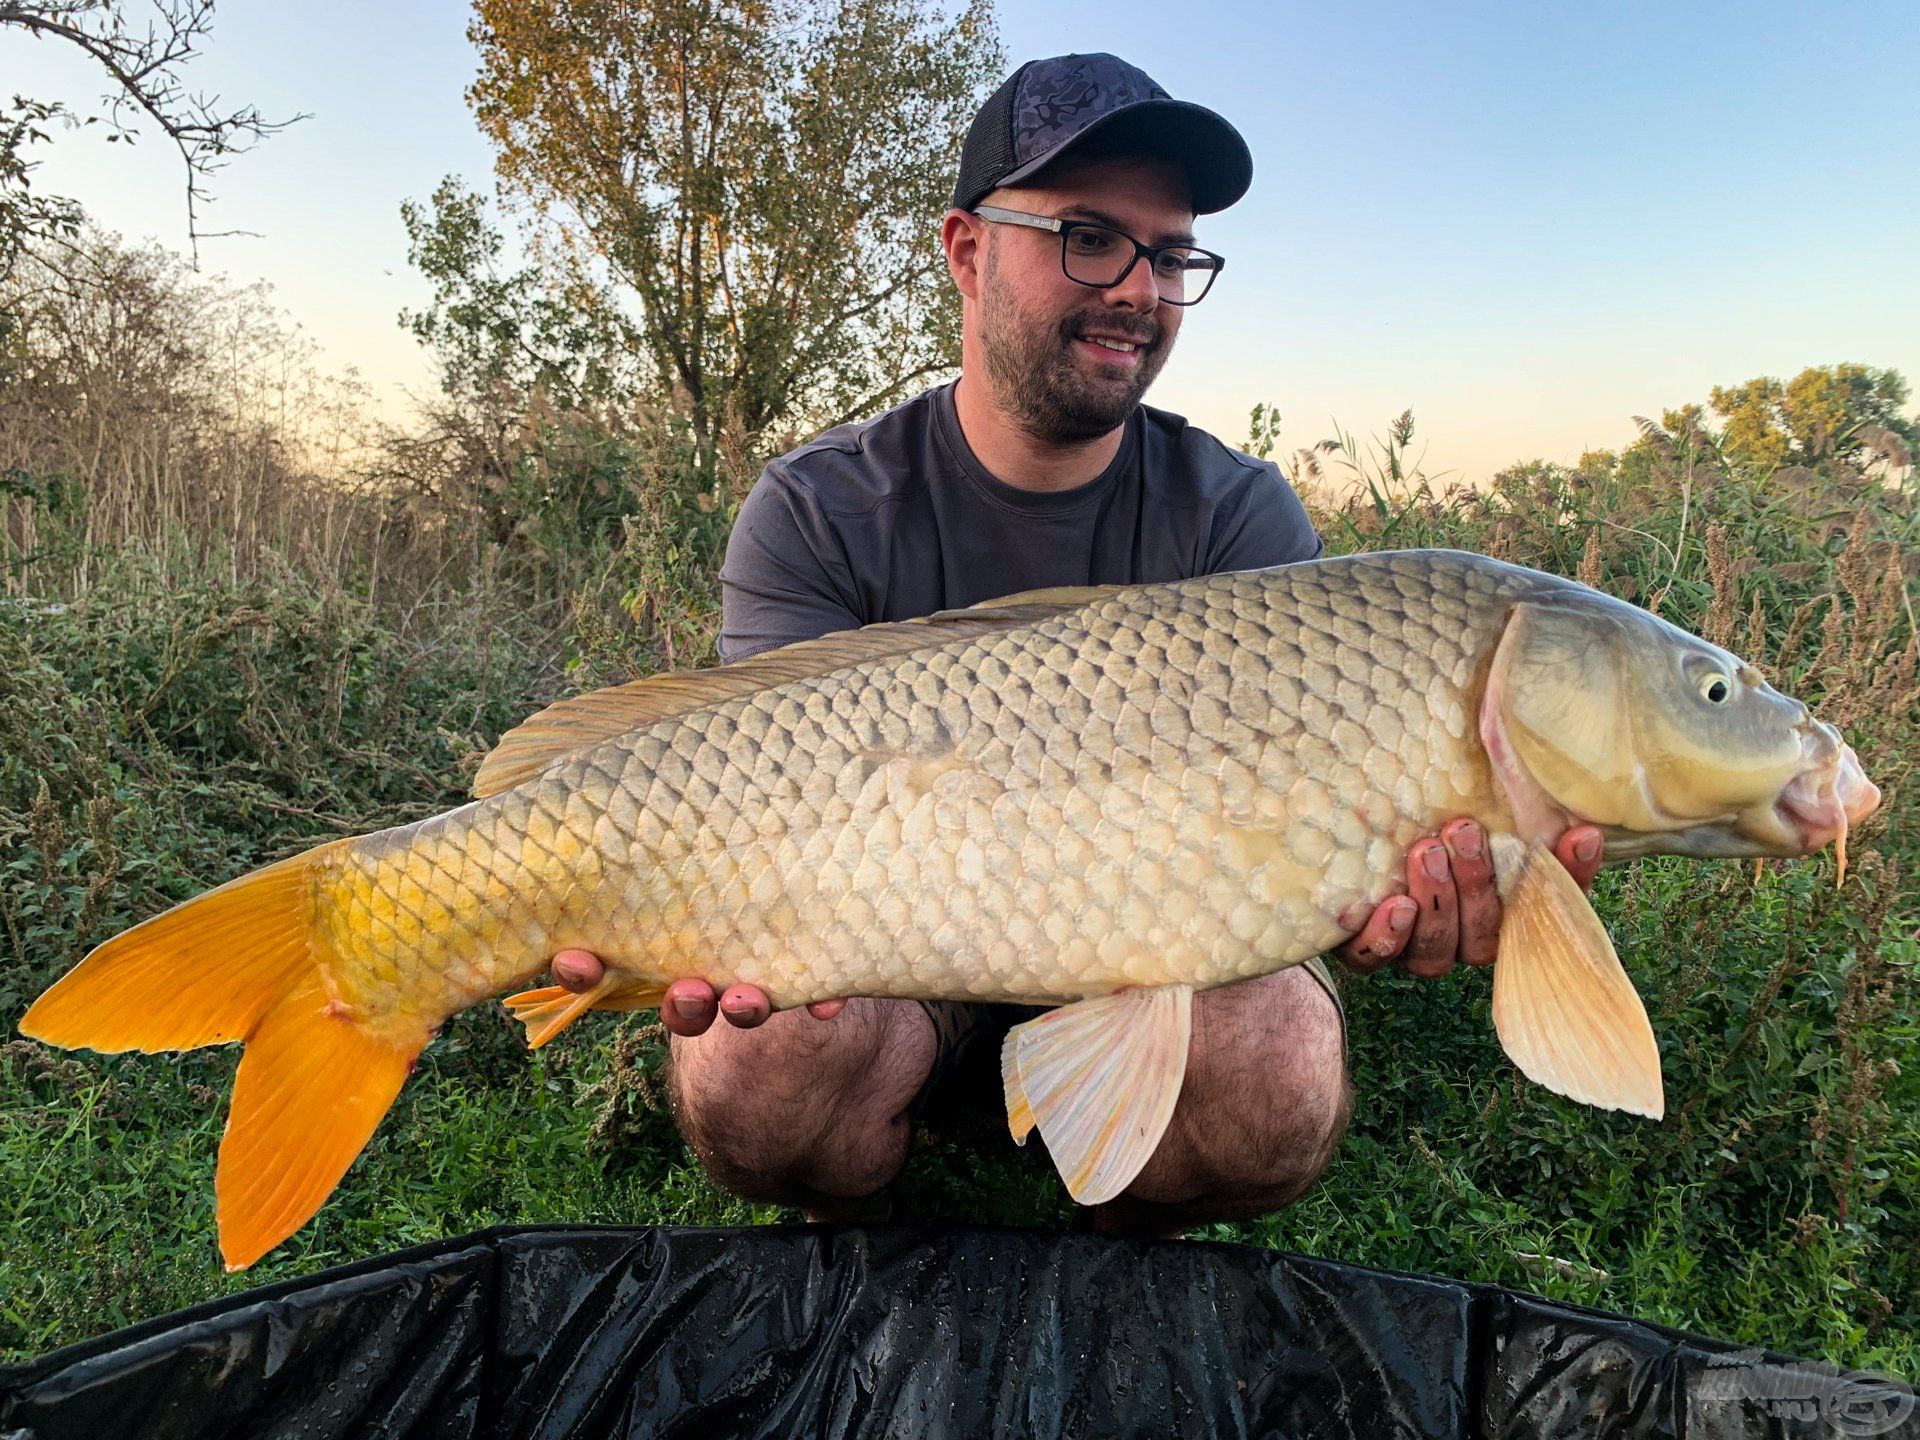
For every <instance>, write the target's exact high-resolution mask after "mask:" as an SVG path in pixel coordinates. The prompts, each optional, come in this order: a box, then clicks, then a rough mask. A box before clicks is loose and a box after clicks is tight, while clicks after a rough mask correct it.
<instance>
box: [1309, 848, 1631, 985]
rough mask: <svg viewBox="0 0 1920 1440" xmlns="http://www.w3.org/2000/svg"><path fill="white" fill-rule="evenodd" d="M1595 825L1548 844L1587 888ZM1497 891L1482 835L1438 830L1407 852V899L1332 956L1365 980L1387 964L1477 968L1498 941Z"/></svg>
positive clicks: (1384, 907) (1379, 909)
mask: <svg viewBox="0 0 1920 1440" xmlns="http://www.w3.org/2000/svg"><path fill="white" fill-rule="evenodd" d="M1602 843H1603V841H1602V837H1601V834H1600V831H1599V829H1598V828H1597V827H1595V826H1592V825H1576V826H1574V827H1573V828H1572V829H1571V830H1569V831H1567V832H1566V833H1565V834H1564V835H1562V836H1561V837H1560V838H1559V839H1558V840H1557V841H1555V842H1554V846H1553V853H1554V856H1555V858H1557V859H1558V860H1559V861H1560V863H1561V864H1562V865H1564V866H1566V867H1567V873H1568V874H1570V875H1572V876H1573V878H1574V879H1575V880H1577V881H1578V882H1579V883H1580V888H1581V889H1582V890H1587V889H1591V888H1592V886H1593V877H1594V876H1595V875H1596V874H1598V873H1599V871H1600V849H1601V845H1602ZM1500 916H1501V911H1500V892H1499V891H1498V890H1497V889H1496V888H1495V887H1494V883H1493V860H1492V857H1491V856H1490V855H1489V854H1488V851H1487V837H1486V832H1485V831H1483V830H1482V829H1481V828H1480V826H1479V824H1478V823H1477V822H1475V821H1472V820H1454V821H1450V822H1449V823H1448V824H1446V825H1444V826H1442V827H1441V830H1440V836H1439V838H1438V839H1427V840H1417V841H1415V842H1414V843H1413V845H1412V846H1411V847H1410V848H1409V849H1408V851H1407V893H1406V894H1405V895H1395V896H1392V897H1390V898H1389V899H1386V900H1382V901H1381V902H1380V904H1379V905H1377V906H1376V907H1375V908H1374V911H1373V914H1372V915H1371V916H1369V917H1367V921H1366V923H1365V924H1364V925H1362V926H1361V927H1360V932H1359V933H1358V934H1357V935H1355V936H1354V937H1353V938H1352V939H1351V940H1348V941H1347V942H1346V944H1344V945H1342V946H1341V947H1340V948H1339V949H1337V950H1335V951H1334V952H1333V953H1334V954H1336V955H1338V956H1339V957H1340V959H1341V960H1342V961H1343V962H1345V964H1346V966H1347V968H1348V969H1350V970H1354V971H1357V972H1359V973H1360V974H1362V975H1370V974H1372V973H1373V972H1374V971H1375V970H1378V969H1379V968H1380V967H1381V966H1383V965H1385V964H1386V963H1387V962H1388V961H1390V960H1395V961H1398V963H1399V964H1400V965H1402V966H1403V967H1405V968H1406V969H1408V970H1410V971H1412V972H1413V973H1414V974H1415V975H1423V976H1432V975H1444V974H1446V973H1447V972H1448V971H1449V970H1451V969H1453V967H1454V965H1455V964H1456V963H1458V962H1463V961H1464V962H1465V963H1466V964H1468V965H1485V964H1487V963H1488V962H1489V961H1491V960H1492V959H1493V958H1494V952H1495V949H1496V948H1497V946H1498V944H1499V939H1500Z"/></svg>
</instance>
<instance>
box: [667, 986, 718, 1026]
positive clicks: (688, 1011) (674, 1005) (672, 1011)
mask: <svg viewBox="0 0 1920 1440" xmlns="http://www.w3.org/2000/svg"><path fill="white" fill-rule="evenodd" d="M719 1013H720V1006H719V1002H718V1000H717V998H716V997H715V995H714V993H713V986H711V985H709V984H708V983H707V982H706V981H704V980H676V981H674V982H673V984H671V985H669V986H668V987H667V995H666V998H665V999H664V1000H662V1001H661V1002H660V1023H661V1024H662V1025H664V1026H666V1027H667V1029H669V1030H671V1031H672V1032H673V1033H674V1034H676V1035H685V1036H688V1037H692V1036H695V1035H704V1034H706V1033H707V1030H708V1028H709V1027H710V1026H711V1025H712V1024H713V1021H714V1017H715V1016H716V1015H718V1014H719Z"/></svg>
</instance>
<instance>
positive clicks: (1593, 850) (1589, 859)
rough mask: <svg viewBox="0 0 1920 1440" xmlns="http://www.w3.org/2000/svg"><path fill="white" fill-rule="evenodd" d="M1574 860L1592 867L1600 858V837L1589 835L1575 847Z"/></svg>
mask: <svg viewBox="0 0 1920 1440" xmlns="http://www.w3.org/2000/svg"><path fill="white" fill-rule="evenodd" d="M1573 858H1574V859H1576V860H1578V861H1579V862H1580V863H1581V864H1582V865H1591V864H1592V863H1593V862H1594V861H1596V860H1598V859H1599V858H1600V837H1599V836H1598V835H1589V836H1587V837H1586V838H1584V839H1583V840H1581V842H1580V843H1579V844H1578V845H1575V846H1574V847H1573Z"/></svg>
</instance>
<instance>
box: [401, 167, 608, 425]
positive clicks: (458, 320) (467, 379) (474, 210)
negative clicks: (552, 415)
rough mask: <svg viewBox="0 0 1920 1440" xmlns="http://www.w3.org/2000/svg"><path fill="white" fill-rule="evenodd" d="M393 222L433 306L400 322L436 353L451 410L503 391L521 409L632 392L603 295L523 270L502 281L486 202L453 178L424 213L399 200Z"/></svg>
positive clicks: (498, 245)
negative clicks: (533, 400) (533, 403)
mask: <svg viewBox="0 0 1920 1440" xmlns="http://www.w3.org/2000/svg"><path fill="white" fill-rule="evenodd" d="M400 218H401V221H402V223H404V224H405V225H406V227H407V259H408V261H409V262H410V263H411V264H412V265H413V267H414V268H415V269H416V270H418V271H419V272H420V273H421V274H422V275H424V276H425V277H426V278H427V279H428V280H430V281H432V282H433V303H432V304H430V305H429V306H427V308H426V309H424V310H403V311H401V312H400V323H401V324H402V325H404V326H406V327H407V328H408V329H409V330H411V331H412V332H413V333H414V335H415V336H417V337H418V338H419V339H420V341H421V343H423V344H425V345H427V346H430V347H431V348H432V349H433V350H435V351H436V352H438V354H439V356H440V386H441V389H442V390H444V391H445V392H446V394H447V397H448V398H449V399H450V400H452V401H453V402H454V403H455V404H456V405H460V406H465V407H473V406H475V405H477V404H484V403H486V402H488V401H489V400H490V399H492V398H494V397H495V396H497V395H498V393H499V392H500V391H501V390H502V389H504V390H505V391H506V393H507V394H508V395H509V396H511V397H512V399H513V403H514V404H516V405H517V406H520V407H524V405H525V403H526V401H527V399H528V397H530V396H531V395H532V394H533V393H534V392H536V391H538V392H539V393H541V394H542V395H544V396H545V397H546V398H547V399H548V400H549V401H551V402H552V403H554V404H556V405H559V406H561V407H563V408H569V409H571V408H575V407H578V406H581V405H584V404H589V403H592V402H594V401H604V400H609V399H615V398H621V397H624V396H625V395H627V394H630V393H631V391H632V389H633V376H632V365H631V363H630V362H629V357H628V356H627V354H626V352H627V350H628V349H629V348H630V344H631V336H630V333H629V330H628V328H627V326H626V325H625V323H624V319H623V317H622V316H621V315H620V314H619V311H618V309H617V307H616V306H615V304H614V302H613V300H612V297H611V296H609V295H608V294H607V292H606V290H605V288H604V287H601V286H595V285H584V284H580V283H578V282H576V283H574V284H572V285H550V284H547V283H545V282H544V281H543V279H542V277H541V275H540V273H539V271H538V270H537V269H536V268H534V267H530V266H529V267H523V268H521V269H518V270H515V271H513V272H511V273H504V272H503V271H502V268H501V257H502V252H503V250H504V249H505V247H506V242H505V239H504V237H503V236H502V235H501V234H500V232H499V231H498V230H496V229H495V228H494V227H493V225H492V224H491V223H490V222H489V220H488V218H487V213H486V201H485V200H484V199H483V198H482V197H481V196H479V195H476V194H475V193H474V192H473V191H471V190H469V189H467V188H466V187H465V186H464V185H462V184H461V183H460V182H459V181H458V180H457V179H455V178H454V177H453V176H448V177H447V178H446V179H444V180H442V181H441V182H440V185H439V187H438V188H437V189H435V191H434V192H433V199H432V202H431V208H429V207H426V206H421V205H418V204H416V203H415V202H413V201H411V200H408V201H404V202H402V204H401V206H400Z"/></svg>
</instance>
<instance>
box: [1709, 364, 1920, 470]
mask: <svg viewBox="0 0 1920 1440" xmlns="http://www.w3.org/2000/svg"><path fill="white" fill-rule="evenodd" d="M1907 395H1908V390H1907V382H1906V381H1905V380H1904V379H1903V378H1901V376H1900V374H1899V372H1898V371H1895V370H1876V369H1874V368H1873V367H1872V366H1869V365H1850V364H1842V365H1810V366H1808V367H1807V368H1806V369H1805V370H1802V371H1801V372H1800V373H1799V374H1798V375H1796V376H1794V378H1793V379H1791V380H1789V381H1785V382H1782V381H1779V380H1776V379H1773V378H1772V377H1771V376H1765V375H1763V376H1760V377H1759V378H1757V379H1753V380H1749V381H1747V382H1746V383H1745V384H1744V385H1731V386H1724V387H1723V386H1718V385H1716V386H1715V387H1714V388H1713V393H1712V397H1711V398H1712V402H1713V412H1714V414H1716V415H1718V416H1720V417H1721V418H1722V419H1723V420H1724V421H1725V422H1726V426H1725V429H1724V431H1723V432H1722V435H1721V443H1722V445H1723V446H1724V447H1725V449H1726V452H1727V455H1728V458H1729V459H1732V460H1734V461H1736V462H1739V463H1742V464H1746V465H1750V466H1753V467H1756V468H1758V469H1762V470H1778V469H1780V468H1782V467H1784V466H1788V465H1804V466H1806V467H1808V468H1809V469H1815V470H1820V471H1822V472H1823V473H1824V472H1825V471H1826V470H1828V469H1831V467H1832V466H1833V465H1834V464H1836V463H1844V464H1849V465H1852V466H1854V467H1856V468H1864V467H1865V466H1866V465H1868V464H1871V463H1872V462H1873V460H1874V459H1875V458H1881V457H1884V458H1887V459H1889V460H1893V461H1895V462H1896V463H1900V462H1899V457H1900V456H1901V455H1903V454H1904V455H1906V456H1908V457H1910V456H1911V453H1912V451H1913V450H1914V449H1915V448H1917V447H1920V423H1917V422H1915V421H1912V420H1907V419H1904V418H1902V416H1901V414H1900V408H1901V406H1903V405H1905V404H1906V402H1907ZM1889 439H1891V440H1892V441H1894V442H1897V443H1896V444H1893V445H1890V444H1889Z"/></svg>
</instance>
